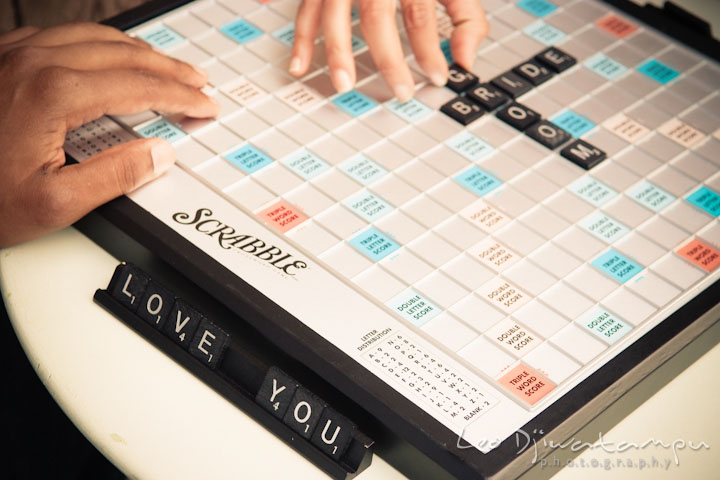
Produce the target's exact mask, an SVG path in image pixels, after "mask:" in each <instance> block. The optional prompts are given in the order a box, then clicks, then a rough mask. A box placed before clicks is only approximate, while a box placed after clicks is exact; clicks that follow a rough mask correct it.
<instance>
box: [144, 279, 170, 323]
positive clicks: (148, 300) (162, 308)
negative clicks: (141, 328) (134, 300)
mask: <svg viewBox="0 0 720 480" xmlns="http://www.w3.org/2000/svg"><path fill="white" fill-rule="evenodd" d="M174 303H175V295H174V294H173V292H171V291H170V290H168V289H167V288H165V287H163V286H162V285H160V284H159V283H157V282H156V281H154V280H150V282H148V284H147V287H145V295H143V297H142V300H140V305H139V306H138V309H137V312H136V313H137V315H138V317H140V318H142V319H143V320H145V321H146V322H148V323H149V324H150V325H152V326H153V327H155V328H157V329H158V330H160V329H162V327H163V325H164V324H165V319H166V318H167V314H168V313H169V312H170V309H171V308H172V306H173V304H174Z"/></svg>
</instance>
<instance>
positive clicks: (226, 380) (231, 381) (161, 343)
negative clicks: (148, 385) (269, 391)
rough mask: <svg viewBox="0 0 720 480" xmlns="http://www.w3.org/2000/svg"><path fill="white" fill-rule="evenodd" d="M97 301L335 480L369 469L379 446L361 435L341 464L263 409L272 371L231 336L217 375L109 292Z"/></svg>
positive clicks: (101, 293)
mask: <svg viewBox="0 0 720 480" xmlns="http://www.w3.org/2000/svg"><path fill="white" fill-rule="evenodd" d="M93 299H94V300H95V302H96V303H98V304H99V305H101V306H102V307H103V308H105V310H107V311H108V312H109V313H111V314H112V315H114V316H115V317H117V318H118V319H120V320H122V322H123V323H125V324H126V325H128V326H129V327H130V328H132V329H133V330H135V331H136V332H137V333H138V334H140V336H142V337H143V338H145V339H146V340H148V341H149V342H150V343H152V345H153V346H154V347H156V348H158V349H159V350H161V351H162V352H163V353H165V354H166V355H167V356H168V357H170V358H172V359H173V360H174V361H175V362H177V363H178V364H180V365H181V366H182V367H184V368H185V370H187V371H188V372H190V373H191V374H193V375H194V376H195V377H197V378H198V379H200V380H201V381H203V382H204V383H206V384H207V385H208V386H209V387H210V388H212V389H213V390H215V391H216V392H217V393H219V394H220V395H222V396H223V397H224V398H225V399H227V400H228V401H229V402H230V403H232V404H233V405H235V406H236V407H238V408H239V409H240V410H242V411H243V412H244V413H245V414H247V415H249V416H250V417H252V418H253V419H254V420H255V421H257V422H258V423H259V424H260V425H262V426H263V427H265V428H266V429H267V430H269V431H271V432H272V433H273V434H274V435H275V436H277V437H278V438H279V439H281V440H282V441H284V442H285V443H286V444H288V445H290V446H291V447H292V448H293V449H295V450H296V451H297V452H298V453H300V454H301V455H302V456H304V457H305V458H306V459H308V460H309V461H310V462H312V463H313V464H314V465H315V466H317V467H318V468H320V469H321V470H322V471H324V472H325V473H326V474H328V475H329V476H330V477H332V478H335V479H338V480H350V479H352V478H354V477H355V476H356V475H358V474H360V473H362V472H363V471H364V470H365V469H366V468H367V467H368V466H370V463H371V462H372V456H373V448H372V447H373V444H374V442H373V441H372V440H371V439H370V438H369V437H367V436H365V435H364V434H362V433H361V432H359V431H357V432H356V434H355V436H354V438H353V443H352V444H351V445H350V447H348V452H346V454H345V455H344V456H343V457H342V458H341V459H340V461H338V462H336V461H334V460H333V459H332V458H330V457H329V456H327V455H325V453H323V452H322V451H320V450H319V449H318V448H317V447H315V446H314V445H313V444H312V443H310V440H306V439H305V438H303V437H301V436H300V435H298V434H297V433H296V432H295V431H293V430H292V429H291V428H290V427H288V426H287V425H285V424H284V423H283V422H282V421H281V420H280V419H278V418H277V417H275V416H273V415H272V414H271V413H270V412H268V411H267V410H265V409H264V408H262V407H261V406H260V405H258V404H257V403H256V401H255V395H256V393H257V390H258V389H259V388H260V383H261V382H262V379H263V374H264V372H265V371H266V370H267V368H268V366H267V365H266V364H265V362H264V361H263V360H261V359H258V358H255V357H253V356H252V354H251V353H250V352H247V351H244V349H242V347H239V346H238V345H237V343H235V344H233V343H232V337H231V344H230V345H229V346H228V347H227V348H226V349H225V351H224V352H223V355H222V359H221V360H220V363H219V364H218V365H217V367H216V368H215V369H214V370H213V369H211V368H208V367H207V366H205V365H204V364H203V363H202V362H200V361H198V360H197V359H196V358H194V357H193V356H192V355H190V353H189V352H188V351H187V350H186V349H184V348H183V347H181V346H180V345H178V344H176V343H175V342H173V341H172V340H171V339H170V338H168V337H167V336H165V335H164V334H163V333H162V332H161V331H160V330H158V329H156V328H154V327H153V326H151V325H150V324H149V323H147V322H146V321H144V320H142V319H141V318H140V317H139V316H137V315H136V314H135V313H134V312H132V311H130V310H129V309H127V308H126V307H125V306H124V305H122V304H121V303H120V302H118V301H117V300H115V298H113V297H112V295H110V293H109V292H108V291H107V290H102V289H98V290H96V291H95V295H94V296H93ZM238 365H251V367H250V369H253V370H256V371H260V372H262V373H261V375H260V376H257V375H256V376H255V378H252V377H253V376H252V375H247V373H248V370H244V371H243V370H240V369H238V368H233V367H237V366H238ZM348 457H350V458H352V463H353V464H352V465H349V464H348V463H347V462H346V461H345V460H346V459H347V458H348Z"/></svg>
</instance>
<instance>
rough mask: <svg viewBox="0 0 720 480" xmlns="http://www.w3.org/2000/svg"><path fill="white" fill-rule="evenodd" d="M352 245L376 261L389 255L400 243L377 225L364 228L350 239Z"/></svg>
mask: <svg viewBox="0 0 720 480" xmlns="http://www.w3.org/2000/svg"><path fill="white" fill-rule="evenodd" d="M350 245H352V246H353V247H355V248H356V249H357V250H358V251H359V252H360V253H362V254H363V255H365V256H366V257H368V258H369V259H370V260H372V261H374V262H378V261H380V260H382V259H383V258H385V257H387V256H388V255H390V254H391V253H393V252H394V251H395V250H397V249H398V248H400V245H398V244H397V243H395V241H394V240H392V239H391V238H389V237H388V236H386V235H385V234H384V233H382V232H381V231H380V230H378V229H377V228H375V227H370V228H368V229H367V230H363V231H362V232H360V233H359V234H357V235H355V236H354V237H353V238H351V239H350Z"/></svg>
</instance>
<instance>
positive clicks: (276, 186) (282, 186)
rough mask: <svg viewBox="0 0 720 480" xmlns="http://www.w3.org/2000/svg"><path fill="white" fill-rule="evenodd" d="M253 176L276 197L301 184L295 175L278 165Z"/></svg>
mask: <svg viewBox="0 0 720 480" xmlns="http://www.w3.org/2000/svg"><path fill="white" fill-rule="evenodd" d="M253 176H254V178H255V180H257V181H258V182H260V183H261V184H262V185H263V186H264V187H265V188H267V189H268V190H270V191H271V192H274V193H275V194H276V195H277V196H282V195H285V194H286V193H288V192H290V191H291V190H293V189H294V188H296V187H298V186H300V185H301V184H302V183H303V181H302V180H301V179H300V178H299V177H298V176H297V175H295V174H293V173H291V172H290V171H289V170H288V169H287V168H285V167H284V166H283V165H281V164H279V163H273V164H272V165H269V166H268V167H267V168H263V169H262V170H260V171H259V172H257V173H256V174H254V175H253Z"/></svg>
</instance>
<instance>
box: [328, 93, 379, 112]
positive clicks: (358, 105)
mask: <svg viewBox="0 0 720 480" xmlns="http://www.w3.org/2000/svg"><path fill="white" fill-rule="evenodd" d="M332 102H333V103H334V104H335V105H337V106H338V107H340V108H342V109H343V110H345V111H346V112H347V113H349V114H350V115H352V116H353V117H359V116H360V115H362V114H363V113H367V112H369V111H370V110H372V109H373V108H375V107H377V105H378V104H377V102H376V101H375V100H373V99H371V98H368V97H366V96H365V95H363V94H362V93H360V92H358V91H357V90H350V91H349V92H346V93H343V94H342V95H338V96H337V97H335V98H334V99H333V101H332Z"/></svg>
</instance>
